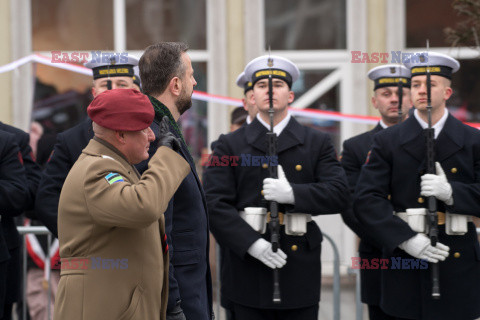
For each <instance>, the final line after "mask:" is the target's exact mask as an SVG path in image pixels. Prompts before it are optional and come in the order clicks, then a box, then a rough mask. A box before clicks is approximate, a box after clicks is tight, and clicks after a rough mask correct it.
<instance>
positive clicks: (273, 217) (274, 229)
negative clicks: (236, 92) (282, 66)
mask: <svg viewBox="0 0 480 320" xmlns="http://www.w3.org/2000/svg"><path fill="white" fill-rule="evenodd" d="M268 51H269V57H268V67H269V68H270V72H269V75H268V101H269V109H268V115H269V117H270V130H269V131H268V132H267V139H268V156H270V157H277V134H276V133H275V132H273V119H274V110H273V80H272V66H273V60H272V59H271V58H270V48H269V49H268ZM269 159H273V158H269ZM268 172H269V175H270V178H273V179H277V178H278V172H277V166H272V165H269V166H268ZM269 206H270V223H269V224H268V225H269V228H270V233H271V238H270V240H271V242H272V251H273V252H277V251H278V248H279V247H280V220H279V218H278V202H276V201H270V204H269ZM281 301H282V300H281V298H280V272H279V270H278V269H277V268H275V269H273V303H276V304H278V303H280V302H281Z"/></svg>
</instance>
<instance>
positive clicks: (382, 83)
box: [367, 64, 411, 90]
mask: <svg viewBox="0 0 480 320" xmlns="http://www.w3.org/2000/svg"><path fill="white" fill-rule="evenodd" d="M367 76H368V77H369V78H370V80H373V82H374V84H375V86H374V88H373V90H377V89H378V88H383V87H396V86H398V83H399V82H402V84H403V86H405V87H408V88H410V77H411V75H410V70H408V69H407V68H405V67H404V66H402V65H399V64H386V65H383V66H378V67H375V68H373V69H372V70H370V71H369V72H368V73H367Z"/></svg>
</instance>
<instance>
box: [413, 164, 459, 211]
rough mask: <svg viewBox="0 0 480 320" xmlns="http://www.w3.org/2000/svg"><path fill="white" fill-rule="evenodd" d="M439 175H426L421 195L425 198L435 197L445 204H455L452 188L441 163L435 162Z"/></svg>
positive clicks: (422, 183)
mask: <svg viewBox="0 0 480 320" xmlns="http://www.w3.org/2000/svg"><path fill="white" fill-rule="evenodd" d="M435 168H436V171H437V174H424V175H423V176H422V182H421V183H420V187H421V192H420V194H421V195H422V196H425V197H435V198H437V199H438V200H440V201H443V202H445V204H447V205H449V206H451V205H452V204H453V197H452V186H451V185H450V183H448V180H447V176H446V175H445V172H444V171H443V169H442V166H441V165H440V163H438V162H435Z"/></svg>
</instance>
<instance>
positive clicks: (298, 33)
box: [265, 0, 346, 50]
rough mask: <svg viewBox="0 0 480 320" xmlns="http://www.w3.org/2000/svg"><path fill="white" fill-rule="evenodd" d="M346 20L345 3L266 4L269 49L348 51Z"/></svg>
mask: <svg viewBox="0 0 480 320" xmlns="http://www.w3.org/2000/svg"><path fill="white" fill-rule="evenodd" d="M345 19H346V3H345V0H297V1H292V0H265V38H266V44H267V47H268V45H270V46H271V49H272V50H317V49H345V48H346V20H345ZM267 49H268V48H267Z"/></svg>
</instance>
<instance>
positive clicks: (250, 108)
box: [236, 72, 258, 124]
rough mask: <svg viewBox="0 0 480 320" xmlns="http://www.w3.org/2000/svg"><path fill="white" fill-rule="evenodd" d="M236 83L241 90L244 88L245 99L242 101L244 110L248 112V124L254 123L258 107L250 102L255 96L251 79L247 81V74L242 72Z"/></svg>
mask: <svg viewBox="0 0 480 320" xmlns="http://www.w3.org/2000/svg"><path fill="white" fill-rule="evenodd" d="M236 83H237V86H239V87H240V88H243V95H244V97H243V99H242V103H243V108H244V109H245V110H247V112H248V117H247V124H250V122H252V120H253V119H254V118H255V116H256V115H257V113H258V109H257V106H256V105H255V104H252V103H251V102H250V100H251V97H252V95H253V90H252V89H253V86H252V82H251V81H250V80H249V79H247V77H245V72H242V73H240V74H239V75H238V77H237V81H236Z"/></svg>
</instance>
